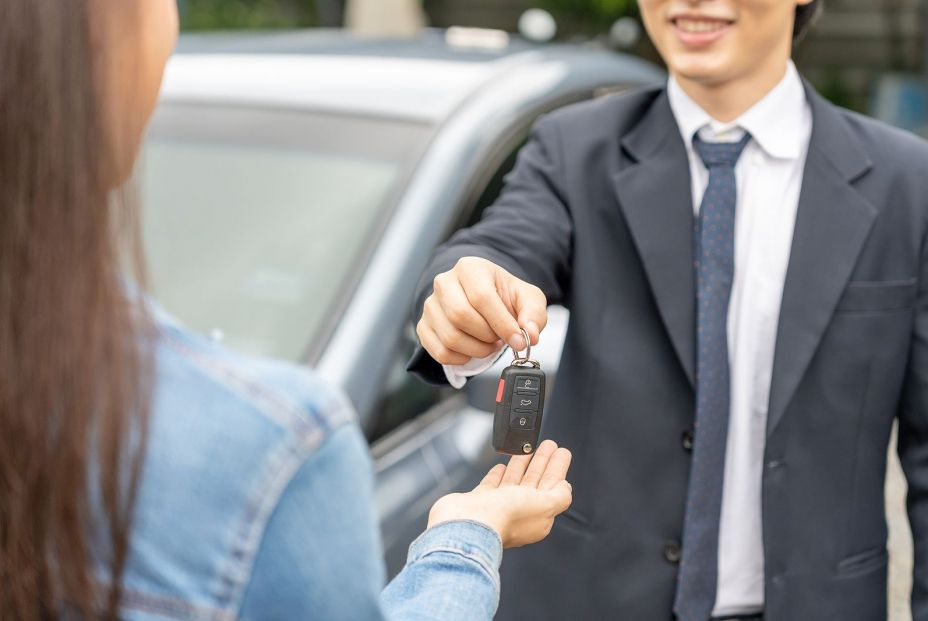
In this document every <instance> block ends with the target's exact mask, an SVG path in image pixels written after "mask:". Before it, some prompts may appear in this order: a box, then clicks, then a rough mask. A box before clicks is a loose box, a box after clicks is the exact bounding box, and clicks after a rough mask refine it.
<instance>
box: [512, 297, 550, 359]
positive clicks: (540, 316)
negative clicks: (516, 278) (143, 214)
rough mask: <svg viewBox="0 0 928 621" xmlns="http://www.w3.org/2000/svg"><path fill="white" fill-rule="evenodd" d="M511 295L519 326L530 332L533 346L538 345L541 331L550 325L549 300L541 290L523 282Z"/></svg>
mask: <svg viewBox="0 0 928 621" xmlns="http://www.w3.org/2000/svg"><path fill="white" fill-rule="evenodd" d="M511 295H512V307H513V309H514V310H515V312H516V315H517V317H518V319H519V325H520V326H522V327H523V328H525V330H526V331H527V332H528V334H529V338H530V339H531V341H532V345H537V344H538V338H539V336H540V335H541V331H542V330H544V329H545V326H546V325H547V324H548V299H547V298H546V297H545V294H544V293H542V291H541V289H539V288H538V287H536V286H535V285H531V284H529V283H527V282H521V281H520V282H519V286H517V287H514V288H513V290H512V292H511Z"/></svg>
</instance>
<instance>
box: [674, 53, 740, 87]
mask: <svg viewBox="0 0 928 621" xmlns="http://www.w3.org/2000/svg"><path fill="white" fill-rule="evenodd" d="M671 71H672V73H673V74H674V76H675V77H676V78H677V80H680V81H686V82H690V83H692V84H699V85H701V86H709V87H711V86H718V85H719V84H723V83H725V82H726V81H728V80H729V76H730V75H731V71H729V70H727V67H725V63H724V62H720V61H718V60H713V59H709V58H705V59H698V60H691V59H687V60H686V61H684V62H680V63H675V64H674V65H672V68H671Z"/></svg>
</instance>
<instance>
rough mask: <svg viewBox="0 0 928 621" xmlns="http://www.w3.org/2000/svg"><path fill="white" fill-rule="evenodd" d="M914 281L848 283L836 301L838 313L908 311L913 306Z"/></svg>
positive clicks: (912, 279) (911, 279)
mask: <svg viewBox="0 0 928 621" xmlns="http://www.w3.org/2000/svg"><path fill="white" fill-rule="evenodd" d="M915 285H916V283H915V279H914V278H910V279H907V280H889V281H872V282H864V281H856V282H853V281H852V282H849V283H848V285H847V287H846V288H845V289H844V295H842V296H841V299H840V300H839V301H838V307H837V309H836V310H835V312H838V313H880V312H891V311H899V310H908V309H910V308H912V306H913V305H914V304H915Z"/></svg>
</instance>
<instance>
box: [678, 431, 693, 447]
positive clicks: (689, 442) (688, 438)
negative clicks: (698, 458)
mask: <svg viewBox="0 0 928 621" xmlns="http://www.w3.org/2000/svg"><path fill="white" fill-rule="evenodd" d="M680 444H682V445H683V450H684V451H692V450H693V432H692V431H690V430H689V429H687V430H686V431H684V432H683V437H682V438H681V439H680Z"/></svg>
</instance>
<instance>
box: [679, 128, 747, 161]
mask: <svg viewBox="0 0 928 621" xmlns="http://www.w3.org/2000/svg"><path fill="white" fill-rule="evenodd" d="M750 140H751V134H749V133H747V132H745V133H744V136H743V137H742V138H741V140H739V141H738V142H706V141H704V140H703V139H702V138H700V137H699V134H696V135H695V136H694V137H693V148H695V149H696V152H697V153H698V154H699V157H700V158H702V163H703V164H705V165H706V168H734V167H735V164H737V163H738V158H739V157H741V152H742V151H744V147H746V146H747V144H748V142H750Z"/></svg>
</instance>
